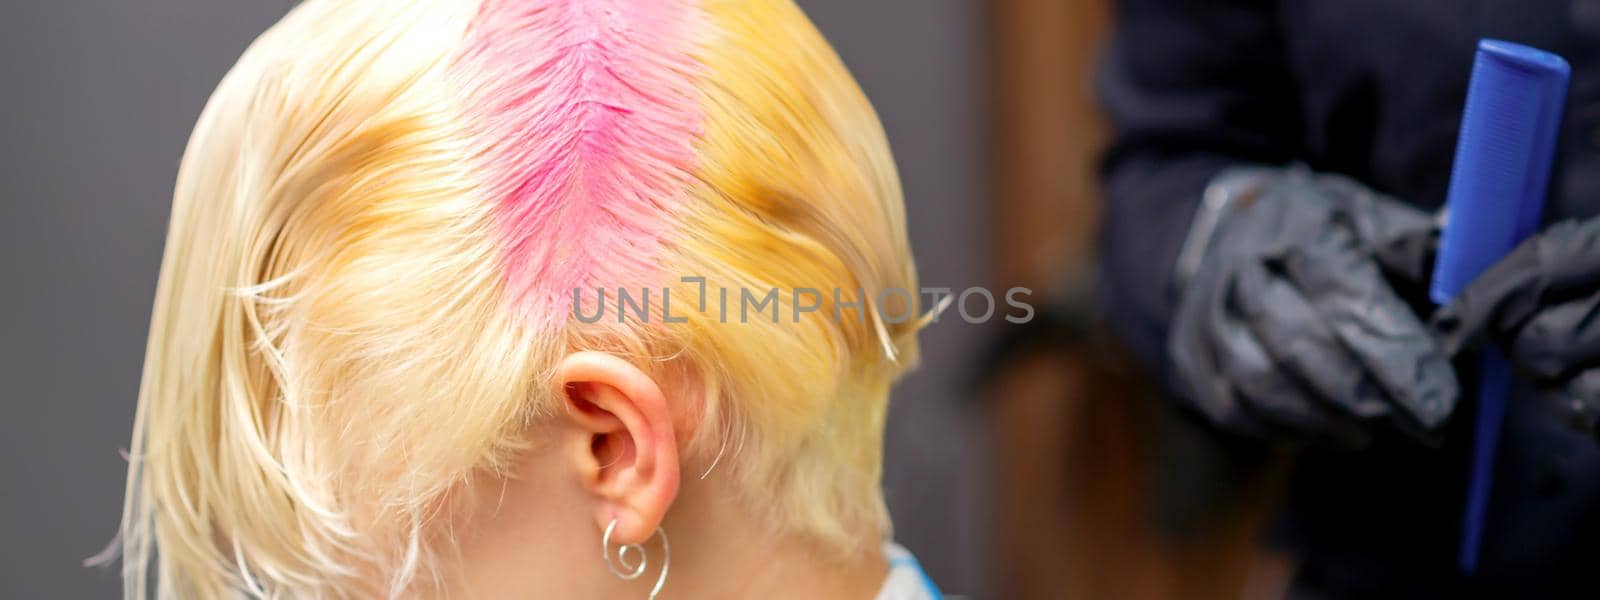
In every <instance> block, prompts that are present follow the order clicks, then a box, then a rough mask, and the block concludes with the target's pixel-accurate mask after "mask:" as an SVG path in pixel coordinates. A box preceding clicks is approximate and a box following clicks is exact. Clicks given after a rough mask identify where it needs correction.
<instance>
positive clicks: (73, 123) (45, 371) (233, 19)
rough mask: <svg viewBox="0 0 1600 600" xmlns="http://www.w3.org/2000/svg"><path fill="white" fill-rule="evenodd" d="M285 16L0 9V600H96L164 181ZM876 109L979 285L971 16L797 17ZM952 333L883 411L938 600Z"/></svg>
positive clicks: (941, 257)
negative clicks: (263, 35)
mask: <svg viewBox="0 0 1600 600" xmlns="http://www.w3.org/2000/svg"><path fill="white" fill-rule="evenodd" d="M291 4H292V3H291V2H288V1H286V0H275V1H269V0H227V1H219V0H140V1H138V2H128V1H124V0H79V1H64V2H10V3H7V6H5V7H4V8H0V140H3V141H4V144H3V147H0V282H3V283H0V286H3V287H0V381H3V385H4V386H5V389H6V390H7V392H6V394H5V396H4V397H0V514H3V518H0V596H4V597H12V598H46V597H48V598H106V597H112V596H114V595H116V593H117V590H118V589H119V586H118V583H117V581H116V577H115V573H114V571H111V570H103V569H85V568H83V567H82V566H80V563H81V561H82V560H83V559H84V558H85V557H87V556H89V555H92V554H94V553H95V552H97V551H99V550H100V549H101V548H102V547H104V545H105V544H106V543H107V542H108V541H109V540H110V538H111V536H112V534H113V533H114V532H115V529H116V523H117V519H118V512H119V510H120V505H121V498H122V488H123V473H124V468H125V463H124V462H123V459H122V458H121V457H120V456H119V454H118V452H119V449H121V448H124V447H125V446H126V445H127V439H128V433H129V429H130V426H131V422H132V418H133V407H134V397H135V394H136V391H137V389H138V380H139V369H140V362H141V359H142V356H143V348H144V338H145V328H146V326H147V324H148V321H149V311H150V302H151V298H152V295H153V293H154V288H155V280H156V272H157V269H158V267H159V264H160V256H161V244H162V239H163V235H164V230H165V226H166V219H167V210H168V203H169V200H170V197H169V195H170V193H171V187H172V180H173V177H174V175H175V173H176V171H177V165H178V159H179V156H180V155H181V154H182V150H183V144H184V141H185V140H186V139H187V137H188V133H189V129H190V127H191V126H192V125H193V123H194V119H195V118H196V117H197V116H198V115H199V112H200V108H201V106H202V104H203V103H204V101H205V99H206V97H207V95H208V94H209V93H210V91H211V89H212V87H214V86H215V85H216V82H217V81H218V80H219V79H220V78H221V76H222V74H223V72H224V71H225V70H226V69H227V68H228V66H229V65H231V64H232V62H233V60H234V59H235V58H236V57H237V56H238V54H239V52H240V51H242V50H243V48H244V47H245V45H246V44H247V43H248V42H249V41H250V40H251V39H252V38H253V37H254V36H255V35H256V34H257V33H259V32H260V31H261V30H262V29H264V28H266V27H267V26H268V25H269V24H271V23H272V22H273V21H274V20H275V19H276V18H277V17H278V16H279V15H281V14H282V13H283V12H284V11H285V10H286V9H287V8H288V7H289V6H290V5H291ZM801 4H802V5H803V6H805V7H806V8H807V10H808V11H809V12H810V13H811V15H812V17H813V18H814V19H815V20H816V21H817V23H818V25H819V26H820V27H821V29H822V30H823V31H824V32H825V33H826V34H828V36H829V38H830V39H831V40H832V41H833V42H834V43H835V44H836V45H837V47H838V49H839V52H840V53H841V54H842V55H843V56H844V58H845V61H846V62H847V63H849V65H850V67H851V69H852V70H853V71H854V72H855V74H856V76H857V77H858V78H859V79H860V80H861V82H862V85H863V86H864V87H865V88H866V91H867V94H868V95H869V96H871V97H872V99H873V101H874V102H875V103H876V105H877V107H878V110H879V112H880V113H881V115H882V117H883V120H884V123H885V125H886V127H887V128H888V131H889V137H890V140H891V142H892V143H893V145H894V148H895V151H896V155H897V157H898V160H899V165H900V168H901V175H902V176H903V178H904V179H905V184H906V192H907V196H908V202H909V204H910V214H911V217H910V218H911V230H912V238H913V243H914V245H915V247H916V250H917V254H918V257H919V259H920V262H921V264H922V273H923V278H924V280H925V281H926V282H927V283H928V284H930V285H935V284H936V285H947V286H950V287H958V288H959V287H965V286H967V285H974V284H978V283H981V282H982V281H983V276H982V275H983V273H982V266H983V264H984V259H983V257H982V256H981V255H980V254H979V250H981V248H983V244H982V240H981V238H980V237H979V236H980V232H981V231H982V228H981V227H979V226H978V224H979V223H981V222H982V220H981V219H982V214H981V213H980V204H979V201H980V200H979V199H980V197H981V196H980V192H981V189H980V181H979V176H980V168H981V164H982V162H981V160H982V154H981V150H980V142H981V141H982V139H981V131H980V125H981V123H982V118H981V115H980V113H979V112H978V110H979V107H978V101H979V99H980V98H981V91H980V90H981V88H980V82H979V77H980V71H979V68H980V63H979V62H978V61H979V50H980V48H981V39H980V38H979V35H980V33H981V23H982V21H981V16H982V15H980V14H978V13H979V11H980V8H979V5H978V3H977V2H976V1H975V0H874V1H873V2H857V1H852V0H804V1H802V2H801ZM976 333H977V332H976V330H975V329H974V328H971V327H964V326H960V325H953V324H946V325H944V326H940V327H937V328H936V329H934V330H932V331H929V332H928V333H927V334H925V336H924V338H923V339H924V344H925V347H926V349H927V352H926V353H927V356H926V362H925V366H924V368H923V370H922V372H921V373H919V374H917V375H915V376H913V377H912V378H911V379H910V380H909V381H907V382H906V383H905V384H904V385H903V386H902V387H901V388H900V390H899V391H898V392H897V399H896V404H895V407H894V409H893V415H892V418H891V425H890V432H889V448H888V450H887V463H888V466H887V472H888V477H887V481H886V487H887V490H888V496H889V503H890V505H891V510H892V511H893V512H894V515H895V520H896V523H897V527H898V537H899V538H900V539H901V540H902V541H903V542H904V543H906V544H907V545H909V546H910V547H911V548H912V549H913V550H914V551H916V552H917V553H918V554H919V555H920V556H921V557H922V559H923V562H924V563H925V565H926V566H927V568H928V569H929V571H930V572H931V574H932V575H933V576H934V578H935V579H936V580H938V581H940V582H941V583H942V584H943V585H944V587H945V588H946V589H947V590H949V591H956V592H963V591H964V592H969V593H971V592H974V591H979V590H981V589H982V580H981V574H982V561H981V560H980V558H979V557H981V556H982V555H983V552H982V551H981V550H982V535H981V534H982V527H981V519H982V513H981V505H982V500H983V498H982V495H981V491H982V489H983V486H981V485H979V482H980V464H981V450H982V444H980V443H979V441H978V440H979V438H978V429H979V427H978V425H977V421H976V415H975V414H974V412H975V411H973V410H972V407H971V406H970V403H968V402H966V401H965V399H964V398H963V397H962V395H963V394H962V392H961V389H962V387H961V385H962V378H963V376H964V375H965V374H966V373H967V367H966V365H967V364H968V363H969V362H970V356H971V354H972V352H973V346H974V343H975V341H976V338H975V335H976Z"/></svg>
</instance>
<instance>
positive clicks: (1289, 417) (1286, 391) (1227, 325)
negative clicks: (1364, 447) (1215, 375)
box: [1206, 276, 1359, 441]
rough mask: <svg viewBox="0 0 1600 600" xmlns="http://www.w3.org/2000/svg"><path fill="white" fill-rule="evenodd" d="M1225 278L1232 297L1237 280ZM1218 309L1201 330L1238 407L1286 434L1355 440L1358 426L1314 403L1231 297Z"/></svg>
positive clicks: (1311, 395) (1310, 393) (1235, 294)
mask: <svg viewBox="0 0 1600 600" xmlns="http://www.w3.org/2000/svg"><path fill="white" fill-rule="evenodd" d="M1231 282H1232V285H1230V286H1229V288H1230V289H1228V290H1226V292H1227V297H1229V298H1236V297H1238V293H1237V290H1238V287H1237V286H1239V284H1240V281H1239V280H1238V279H1237V276H1236V277H1235V278H1233V279H1231ZM1219 309H1220V310H1218V313H1217V318H1213V319H1211V320H1210V321H1209V322H1208V323H1207V324H1206V328H1207V330H1208V334H1207V335H1208V337H1209V339H1210V341H1211V343H1212V346H1213V352H1214V354H1215V356H1216V357H1217V365H1218V367H1219V369H1220V372H1221V374H1222V376H1223V378H1224V379H1226V380H1227V381H1228V382H1229V384H1230V385H1231V386H1232V388H1233V392H1234V394H1235V402H1236V403H1237V405H1238V407H1239V409H1240V410H1243V411H1245V412H1247V413H1248V414H1250V415H1251V416H1252V417H1254V418H1256V419H1257V420H1260V421H1264V422H1266V423H1268V424H1270V425H1272V426H1274V428H1276V429H1278V430H1281V431H1282V432H1284V433H1285V434H1287V435H1289V436H1292V437H1302V436H1305V435H1318V434H1325V435H1333V436H1335V437H1338V438H1340V439H1343V440H1346V441H1355V440H1354V438H1356V437H1358V435H1359V434H1358V433H1356V431H1359V430H1357V429H1356V428H1355V427H1354V426H1353V424H1351V423H1349V422H1348V419H1346V418H1344V417H1343V416H1341V415H1339V414H1337V413H1335V412H1334V411H1332V410H1330V409H1329V408H1327V407H1325V406H1323V405H1322V404H1321V403H1319V402H1317V401H1316V400H1315V392H1314V391H1312V390H1311V389H1309V387H1308V386H1306V385H1305V384H1304V383H1303V382H1301V381H1299V379H1298V378H1297V377H1295V376H1294V375H1293V374H1292V373H1290V372H1289V371H1288V370H1287V369H1286V368H1285V367H1284V366H1283V365H1280V364H1279V363H1278V362H1277V361H1276V360H1274V359H1273V357H1272V355H1271V354H1270V353H1269V352H1267V350H1266V348H1265V347H1264V346H1263V345H1262V343H1261V340H1260V339H1259V338H1257V337H1256V335H1255V332H1254V331H1253V330H1252V327H1251V324H1250V322H1249V318H1248V316H1246V315H1245V314H1244V313H1243V312H1241V311H1240V310H1238V308H1237V307H1236V306H1233V305H1232V303H1231V302H1226V303H1224V304H1222V306H1221V307H1219ZM1352 430H1356V431H1352Z"/></svg>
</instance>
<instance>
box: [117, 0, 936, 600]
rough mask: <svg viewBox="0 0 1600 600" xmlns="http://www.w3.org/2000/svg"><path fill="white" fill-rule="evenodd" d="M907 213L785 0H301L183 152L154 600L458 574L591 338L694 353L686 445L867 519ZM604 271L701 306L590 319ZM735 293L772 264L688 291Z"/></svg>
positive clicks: (852, 533) (152, 535) (136, 553)
mask: <svg viewBox="0 0 1600 600" xmlns="http://www.w3.org/2000/svg"><path fill="white" fill-rule="evenodd" d="M903 211H904V209H903V206H902V201H901V191H900V187H899V182H898V179H897V176H896V174H895V170H894V165H893V162H892V159H891V156H890V154H889V149H888V145H887V143H886V141H885V138H884V134H883V131H882V127H881V126H880V124H879V123H878V120H877V117H876V115H874V113H873V111H872V108H871V106H870V105H869V104H868V102H867V100H866V98H865V97H864V95H863V94H862V93H861V91H860V90H859V89H858V88H857V86H856V85H855V83H854V81H853V80H852V79H851V77H850V75H849V74H848V72H847V71H846V70H845V68H844V66H843V65H842V64H841V63H840V61H839V59H838V57H837V56H835V54H834V53H833V52H832V50H831V49H830V48H829V47H828V45H827V43H826V42H825V41H824V40H823V39H822V37H821V36H820V34H819V33H818V32H817V31H816V30H815V29H814V28H813V27H812V25H811V24H810V23H809V22H808V21H807V19H806V18H805V16H804V15H803V14H802V13H801V12H800V11H799V9H798V8H796V7H795V6H794V5H792V4H791V2H790V1H789V0H701V1H692V0H655V1H643V0H641V1H639V2H629V1H627V0H477V1H460V2H443V1H417V0H405V1H398V0H341V1H335V0H307V1H306V2H305V3H303V4H302V5H300V6H299V7H297V8H295V9H294V10H293V11H292V12H291V13H290V14H289V15H288V16H286V17H285V18H284V19H283V20H282V21H281V22H280V23H278V24H277V25H276V26H274V27H273V28H272V29H271V30H269V31H268V32H266V33H265V34H263V35H262V36H261V38H260V39H258V40H257V41H256V42H255V43H254V44H253V45H252V46H251V47H250V48H249V50H247V51H246V52H245V54H244V55H243V57H241V58H240V60H239V62H238V64H237V65H236V66H235V67H234V68H233V69H232V71H230V72H229V73H228V75H227V76H226V77H225V78H224V79H223V81H222V83H221V84H220V85H219V86H218V88H217V90H216V92H215V94H214V95H213V96H212V98H211V100H210V102H209V103H208V105H207V107H206V109H205V111H204V113H203V114H202V115H201V117H200V120H199V122H198V124H197V125H196V127H195V131H194V134H193V136H192V137H191V139H190V141H189V146H188V148H187V150H186V152H185V155H184V159H183V163H182V166H181V169H180V171H179V175H178V182H177V187H176V191H175V194H174V199H173V207H172V220H171V226H170V231H169V233H168V240H167V245H166V251H165V258H164V261H163V264H162V270H161V279H160V283H159V288H158V292H157V296H156V304H155V309H154V314H153V316H152V320H151V327H150V338H149V344H148V348H147V356H146V360H145V367H144V374H143V384H142V387H141V389H140V395H139V411H138V417H137V422H136V424H135V426H134V436H133V442H132V457H131V461H130V464H131V466H130V471H129V482H128V498H127V507H126V509H125V514H124V521H123V529H122V551H123V560H124V576H125V582H126V583H125V586H126V587H125V589H126V594H127V595H128V596H129V597H141V598H142V597H143V596H144V595H145V594H146V590H147V589H149V585H150V581H149V579H150V574H151V572H152V571H154V572H155V573H156V590H157V595H158V596H160V597H163V598H167V597H183V598H216V597H225V596H236V595H250V596H258V597H293V598H303V597H342V596H354V595H361V596H365V595H383V594H387V595H391V596H394V595H401V594H405V593H407V591H408V590H417V589H421V588H424V587H426V586H429V585H435V584H437V582H438V581H440V580H441V578H442V577H444V575H443V574H442V573H443V571H444V570H445V569H446V568H447V567H446V566H444V563H447V562H448V561H446V560H444V558H446V557H448V555H449V539H448V534H447V532H445V531H441V528H440V527H438V525H439V524H440V523H441V522H443V521H445V520H446V518H445V516H444V515H443V514H442V513H444V512H447V511H449V510H450V506H451V505H452V502H451V500H452V499H453V498H456V497H458V496H460V495H462V494H466V493H469V492H470V490H469V489H468V486H465V485H464V484H465V482H466V481H468V480H469V478H471V477H473V476H475V475H481V474H484V473H488V474H491V475H498V474H503V473H504V472H505V470H506V469H508V468H509V466H510V465H511V464H512V463H513V461H514V460H515V457H516V456H517V453H518V452H519V451H521V450H523V449H525V448H527V447H528V446H529V445H530V444H531V443H536V441H537V440H528V439H524V438H525V437H526V431H527V430H528V429H527V427H526V426H527V425H528V424H529V423H535V422H537V421H538V420H539V419H542V418H546V417H547V416H549V415H550V414H551V413H552V412H553V411H555V410H559V406H560V405H559V402H558V401H559V397H558V394H559V390H556V389H553V387H552V384H551V382H550V373H551V369H552V367H553V365H554V364H555V362H556V361H557V360H559V359H560V358H561V357H562V356H564V355H566V354H567V353H570V352H573V351H577V350H585V349H601V350H608V351H613V352H617V353H619V354H621V355H623V356H625V357H627V358H628V359H630V360H632V361H633V362H635V363H636V364H638V365H640V366H641V367H643V368H645V369H646V370H647V371H649V372H651V373H657V374H663V375H665V374H673V375H674V376H677V375H682V376H684V378H686V379H687V380H689V381H693V382H696V383H697V385H696V386H695V389H698V390H704V391H705V393H704V394H697V395H682V396H674V397H672V399H671V400H672V401H673V402H675V403H678V404H679V405H680V406H679V408H677V409H676V410H677V411H678V412H679V414H681V415H687V419H688V420H689V421H690V422H693V423H695V427H694V428H693V430H692V432H690V434H691V435H690V436H689V437H688V438H687V439H685V440H682V443H683V445H684V446H685V451H686V453H687V456H689V457H700V460H709V459H710V458H711V457H713V456H717V457H720V464H719V466H718V467H717V475H714V476H719V477H731V478H733V480H734V483H735V486H736V488H737V489H739V490H741V497H742V500H743V501H744V503H745V504H746V505H747V506H749V507H750V508H751V509H753V510H760V511H766V512H765V513H764V514H765V515H766V516H767V517H769V518H770V520H771V522H773V523H775V524H776V526H778V527H779V528H781V529H782V530H784V531H786V532H790V533H794V534H801V535H809V536H814V537H815V538H816V539H818V540H820V541H822V542H824V543H827V544H830V545H831V546H832V547H835V548H837V549H838V550H839V552H840V553H841V556H845V555H849V554H850V553H852V552H854V551H857V550H860V549H861V544H862V543H863V541H871V540H874V539H876V536H877V535H879V534H884V533H886V531H887V528H888V519H887V515H886V513H885V510H884V507H883V503H882V494H881V491H880V489H879V486H880V476H881V452H882V431H883V424H884V417H885V411H886V403H887V395H888V391H889V387H890V384H891V383H892V382H893V381H894V380H895V379H896V378H897V377H898V376H899V375H901V374H902V373H903V372H904V370H905V369H907V368H909V367H910V366H911V365H913V364H914V363H915V362H916V356H917V345H916V341H915V331H916V329H917V327H918V326H919V324H920V323H921V322H922V320H921V319H893V318H884V317H883V315H884V314H888V315H909V314H915V313H916V312H918V311H919V310H920V309H919V308H918V306H917V305H918V302H917V293H916V292H917V281H916V275H915V270H914V267H913V264H912V259H911V255H910V251H909V247H908V243H907V240H906V235H905V222H904V213H903ZM694 277H699V278H703V279H704V281H703V282H701V281H697V280H693V279H688V278H694ZM702 286H705V288H702ZM601 287H604V288H608V289H612V290H615V289H616V288H624V289H629V290H632V291H634V292H635V293H637V292H638V290H640V289H642V288H652V289H654V290H656V292H657V293H658V294H659V293H660V290H662V289H670V290H671V292H670V294H671V296H672V298H673V300H674V302H673V303H672V304H671V306H670V309H669V310H670V311H671V313H672V315H680V316H683V315H686V319H687V320H686V321H685V322H681V323H679V322H673V323H666V322H663V319H664V317H667V316H669V315H668V314H666V313H664V312H663V311H662V308H663V307H662V306H661V305H660V302H659V296H658V297H657V300H658V301H657V302H656V303H654V304H652V305H651V306H650V312H649V313H648V314H646V315H644V316H643V317H641V315H639V314H634V313H628V314H627V316H626V317H625V318H621V319H618V318H614V316H615V314H616V313H613V314H610V315H606V316H605V317H604V318H602V319H600V320H598V321H595V322H593V323H588V322H584V321H583V320H579V319H575V318H573V316H574V315H573V314H572V312H573V309H574V308H575V307H574V306H572V304H574V302H573V301H572V298H573V295H572V294H573V290H574V289H578V290H581V291H584V292H585V293H589V292H590V291H592V290H594V289H597V288H601ZM722 288H726V289H728V290H729V291H730V292H731V294H730V295H734V296H737V294H739V292H740V291H741V290H752V291H753V292H754V293H755V294H756V295H758V296H760V295H764V294H765V293H767V291H768V290H772V289H776V290H780V292H781V293H779V294H778V295H777V303H778V309H777V310H778V311H779V313H780V317H781V318H778V319H776V321H777V322H773V321H774V320H773V319H769V318H767V317H765V316H762V317H751V318H747V319H743V320H744V321H745V322H739V321H740V320H741V319H739V318H738V317H739V315H738V314H719V313H720V311H721V310H722V309H721V308H720V307H718V306H717V303H716V302H714V301H713V302H707V303H704V304H700V303H697V302H690V301H689V299H695V298H699V297H701V296H700V295H701V294H702V290H703V289H705V291H707V292H709V295H710V296H711V297H712V298H713V299H714V298H715V297H716V294H717V291H718V290H719V289H722ZM802 289H813V290H817V291H819V292H820V294H818V296H820V298H818V299H819V300H820V306H819V307H818V310H816V311H813V312H795V309H796V308H802V307H796V306H795V304H796V303H797V302H799V299H798V298H799V296H798V295H795V294H791V293H790V291H792V290H802ZM833 290H840V291H841V292H842V296H840V297H839V300H840V302H841V304H840V305H839V306H835V303H834V301H835V298H834V297H833ZM879 290H906V291H909V293H908V294H905V295H893V294H891V295H888V296H883V295H880V294H877V293H875V292H876V291H879ZM885 297H887V298H890V299H891V300H886V301H884V302H883V303H880V302H878V301H877V300H878V299H879V298H885ZM895 299H898V300H895ZM906 300H909V303H907V302H905V301H906ZM735 301H737V299H736V300H735ZM844 302H851V303H860V304H862V306H861V307H859V308H858V307H855V306H848V305H844V304H842V303H844ZM880 304H892V305H893V306H880ZM732 306H737V305H736V304H733V302H730V308H729V309H727V310H728V311H729V313H732V312H733V311H734V308H731V307H732ZM766 310H767V311H770V310H772V309H771V307H768V308H767V309H766ZM618 312H620V311H618ZM760 314H763V315H765V314H766V312H765V311H762V312H761V313H760ZM723 316H729V317H732V318H727V319H726V321H727V322H726V323H724V322H723V321H724V319H723V318H721V317H723ZM723 453H726V456H725V457H724V456H722V454H723ZM157 548H158V549H159V552H156V551H155V550H156V549H157ZM151 563H154V564H153V565H152V564H151ZM374 581H376V582H378V583H377V584H373V583H372V582H374Z"/></svg>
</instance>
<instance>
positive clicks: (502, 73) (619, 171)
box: [457, 0, 704, 325]
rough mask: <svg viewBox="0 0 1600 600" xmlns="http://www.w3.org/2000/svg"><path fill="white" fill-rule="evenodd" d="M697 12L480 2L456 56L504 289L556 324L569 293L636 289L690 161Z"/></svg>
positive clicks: (599, 2)
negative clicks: (498, 233)
mask: <svg viewBox="0 0 1600 600" xmlns="http://www.w3.org/2000/svg"><path fill="white" fill-rule="evenodd" d="M702 18H703V15H701V14H700V13H699V9H698V8H697V7H696V6H695V5H694V4H693V3H691V2H685V1H680V0H663V1H651V2H629V1H626V0H486V2H485V4H484V5H483V7H482V8H481V10H480V12H479V14H478V16H477V18H476V20H475V21H474V23H473V26H472V28H471V29H470V31H469V34H468V38H469V39H468V41H467V46H466V51H465V52H464V53H463V56H462V57H461V59H460V60H459V61H458V63H457V68H458V69H460V70H461V72H462V74H463V75H464V76H465V80H466V81H468V82H470V83H469V85H472V86H473V88H474V89H473V92H472V96H471V100H470V104H469V109H468V115H467V116H468V119H469V120H470V121H471V123H470V126H471V127H472V130H473V131H474V133H475V135H476V136H477V137H478V141H479V143H481V144H482V147H481V148H480V150H479V157H480V158H481V159H482V160H483V162H484V164H483V165H482V166H483V168H484V169H485V171H486V172H487V174H488V180H489V191H490V193H491V195H492V197H493V199H494V201H495V202H496V211H497V213H498V216H499V219H498V220H499V222H500V225H501V226H502V231H503V235H504V236H505V248H506V263H505V265H506V269H507V270H506V277H507V280H508V283H509V288H510V290H511V293H512V294H514V295H515V297H516V300H517V301H518V302H519V303H520V304H521V305H522V307H523V308H524V310H526V311H527V312H528V314H529V315H530V316H532V317H533V318H534V320H535V321H539V322H542V323H544V324H547V325H548V324H557V323H560V322H562V321H564V318H563V317H564V315H565V314H566V313H567V311H568V310H570V308H569V306H570V305H569V303H570V302H571V298H572V297H573V290H574V289H584V294H583V295H584V296H585V297H593V296H594V294H593V292H592V290H593V288H594V287H597V286H604V287H617V286H633V285H644V284H645V283H646V282H647V281H649V280H650V274H651V273H652V272H653V271H654V270H655V268H656V264H657V258H658V255H659V254H660V250H661V247H662V240H663V236H664V235H665V234H666V232H667V231H668V230H669V229H670V221H671V215H672V214H673V212H674V210H675V208H676V207H677V206H678V205H679V204H681V202H682V201H683V197H684V195H685V189H686V187H687V185H688V181H689V178H690V173H691V172H692V171H693V168H694V164H695V151H694V142H695V140H696V139H697V138H698V137H699V135H700V132H701V129H702V121H703V118H704V117H703V115H702V113H701V110H700V107H699V105H698V100H697V98H698V95H697V92H696V89H695V79H696V77H695V76H696V74H697V72H698V69H699V65H698V64H696V63H695V61H694V60H693V59H692V58H691V54H690V53H691V52H692V50H693V43H694V39H695V35H696V33H697V30H698V29H699V27H700V22H701V19H702Z"/></svg>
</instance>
